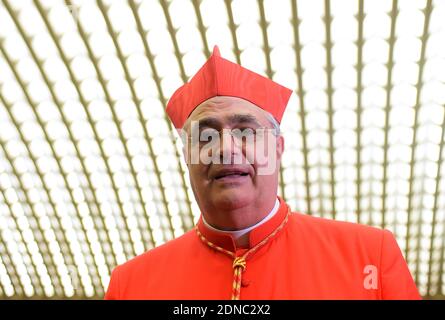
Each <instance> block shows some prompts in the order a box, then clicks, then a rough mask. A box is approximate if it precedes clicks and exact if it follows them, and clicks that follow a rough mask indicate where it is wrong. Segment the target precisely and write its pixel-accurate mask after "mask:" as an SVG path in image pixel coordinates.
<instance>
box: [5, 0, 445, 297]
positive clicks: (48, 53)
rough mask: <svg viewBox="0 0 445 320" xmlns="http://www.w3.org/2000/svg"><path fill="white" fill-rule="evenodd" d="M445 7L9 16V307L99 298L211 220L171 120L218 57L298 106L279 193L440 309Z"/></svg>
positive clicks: (233, 2) (239, 0)
mask: <svg viewBox="0 0 445 320" xmlns="http://www.w3.org/2000/svg"><path fill="white" fill-rule="evenodd" d="M444 17H445V2H444V1H440V0H434V1H433V0H415V1H402V0H399V1H397V0H384V1H383V0H348V1H346V0H296V1H295V0H294V1H288V0H280V1H276V0H225V1H223V0H202V1H199V0H194V1H193V0H192V1H188V0H174V1H164V0H159V1H158V0H140V1H133V0H129V1H124V0H120V1H119V0H113V1H111V0H107V1H105V0H104V1H101V0H98V1H91V0H83V1H80V0H79V1H61V0H51V1H49V0H44V1H43V0H40V1H39V0H35V1H31V0H28V1H24V0H20V1H13V0H0V240H1V242H0V298H19V299H20V298H43V299H45V298H59V299H60V298H62V299H63V298H102V297H103V294H104V291H105V290H106V287H107V285H108V281H109V275H110V271H111V270H112V268H114V267H115V266H116V265H117V264H120V263H123V262H125V261H126V260H128V259H130V258H132V257H134V256H135V255H137V254H140V253H142V252H144V251H146V250H148V249H150V248H153V247H154V246H158V245H160V244H162V243H164V242H165V241H167V240H170V239H172V238H174V237H177V236H179V235H181V234H183V233H184V232H185V231H186V230H189V229H190V228H191V227H192V226H193V224H194V222H195V221H196V220H197V218H198V216H199V214H200V213H199V209H198V207H197V205H196V202H195V200H194V197H193V193H192V191H191V188H190V184H189V181H188V175H187V167H186V166H185V164H184V162H183V158H182V154H181V152H182V151H181V150H182V146H181V142H180V140H179V139H178V137H177V134H176V132H175V131H174V128H173V127H172V125H171V123H170V122H169V121H168V119H167V117H166V114H165V112H164V108H165V105H166V102H167V100H168V98H169V97H170V96H171V94H172V93H173V91H174V90H175V89H176V88H177V87H179V86H180V85H181V84H183V83H184V82H186V81H187V80H188V79H189V78H190V77H191V76H192V75H193V74H194V73H195V72H196V71H197V70H198V69H199V67H200V66H201V65H202V64H203V63H204V62H205V60H206V58H207V57H208V56H209V55H210V52H211V50H212V48H213V46H214V45H215V44H218V45H219V47H220V50H221V53H222V55H223V56H224V57H226V58H227V59H229V60H231V61H233V62H237V63H240V64H241V65H243V66H245V67H247V68H250V69H252V70H254V71H256V72H258V73H260V74H263V75H265V76H268V77H270V78H272V79H274V80H275V81H277V82H279V83H281V84H283V85H286V86H288V87H290V88H292V89H294V91H295V96H294V97H293V99H292V101H291V104H290V105H289V107H288V110H287V111H286V114H285V120H284V121H283V124H282V130H283V134H284V136H285V139H286V152H285V155H284V158H283V163H282V170H281V172H280V187H279V194H280V195H281V196H283V197H284V198H285V200H286V201H287V202H288V203H289V204H290V206H291V207H292V209H294V210H296V211H301V212H304V213H307V214H311V215H315V216H322V217H326V218H332V219H338V220H344V221H352V222H359V223H364V224H369V225H374V226H378V227H382V228H387V229H389V230H391V231H392V232H393V233H394V234H395V235H396V237H397V240H398V243H399V245H400V247H401V249H402V251H403V253H404V255H405V257H406V259H407V261H408V263H409V267H410V270H411V272H412V274H413V276H414V277H415V280H416V282H417V284H418V286H419V289H420V291H421V293H422V295H424V296H425V297H430V298H443V297H444V296H445V273H444V268H445V258H444V257H445V168H444V167H445V166H444V165H443V162H444V158H445V148H444V141H445V134H444V132H445V112H444V106H445V19H444Z"/></svg>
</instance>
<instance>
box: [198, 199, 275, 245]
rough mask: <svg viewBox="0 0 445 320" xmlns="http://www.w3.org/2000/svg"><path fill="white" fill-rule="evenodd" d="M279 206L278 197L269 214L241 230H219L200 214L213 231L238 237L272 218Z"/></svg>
mask: <svg viewBox="0 0 445 320" xmlns="http://www.w3.org/2000/svg"><path fill="white" fill-rule="evenodd" d="M279 207H280V201H279V200H278V198H277V199H276V200H275V205H274V207H273V208H272V210H271V211H270V212H269V214H268V215H267V216H266V217H264V218H263V220H261V221H260V222H258V223H256V224H254V225H253V226H250V227H248V228H246V229H242V230H235V231H226V230H219V229H216V228H214V227H212V226H211V225H209V224H208V223H207V221H206V220H205V219H204V216H202V222H204V225H205V226H206V227H207V228H209V229H211V230H213V231H217V232H222V233H226V234H230V235H231V236H232V237H233V238H234V239H238V238H240V237H242V236H243V235H245V234H246V233H248V232H250V231H251V230H253V229H255V228H256V227H259V226H260V225H262V224H263V223H265V222H266V221H267V220H269V219H270V218H272V217H273V216H274V215H275V213H277V211H278V208H279Z"/></svg>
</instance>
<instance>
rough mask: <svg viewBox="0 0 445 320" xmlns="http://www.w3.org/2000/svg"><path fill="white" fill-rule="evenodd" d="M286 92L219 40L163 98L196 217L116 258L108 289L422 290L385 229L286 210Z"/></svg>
mask: <svg viewBox="0 0 445 320" xmlns="http://www.w3.org/2000/svg"><path fill="white" fill-rule="evenodd" d="M290 95H291V90H289V89H287V88H285V87H282V86H280V85H278V84H276V83H274V82H273V81H271V80H269V79H267V78H265V77H262V76H260V75H258V74H256V73H253V72H251V71H249V70H247V69H244V68H242V67H241V66H239V65H237V64H234V63H232V62H229V61H228V60H225V59H223V58H221V57H220V54H219V51H218V48H217V47H215V49H214V52H213V55H212V56H211V57H210V58H209V60H208V61H207V62H206V63H205V64H204V66H203V67H202V68H201V69H200V70H199V71H198V73H197V74H196V75H195V76H194V77H193V78H192V79H191V80H190V81H189V82H188V83H186V84H185V85H184V86H182V87H181V88H179V89H178V90H177V91H176V92H175V93H174V95H173V97H172V98H171V99H170V101H169V103H168V106H167V113H168V115H169V117H170V119H171V120H172V122H173V124H174V125H175V127H176V128H177V129H178V130H180V131H181V132H182V133H183V134H185V135H186V137H187V138H186V139H185V147H184V152H185V157H186V160H187V165H188V169H189V174H190V182H191V185H192V188H193V192H194V194H195V197H196V201H197V203H198V205H199V207H200V209H201V213H202V214H201V217H200V219H199V222H198V223H197V226H196V228H195V229H193V230H191V231H189V232H187V233H185V234H184V235H183V236H181V237H179V238H177V239H175V240H172V241H169V242H167V243H166V244H164V245H162V246H160V247H157V248H155V249H153V250H150V251H148V252H146V253H144V254H142V255H140V256H138V257H136V258H134V259H132V260H130V261H128V262H127V263H125V264H123V265H121V266H118V267H117V268H116V269H115V270H114V271H113V273H112V277H111V280H110V285H109V288H108V291H107V293H106V296H105V298H106V299H230V298H231V299H419V298H420V296H419V294H418V291H417V289H416V286H415V284H414V281H413V279H412V277H411V274H410V272H409V270H408V267H407V264H406V262H405V261H404V259H403V256H402V254H401V251H400V249H399V247H398V246H397V243H396V240H395V239H394V237H393V235H392V234H391V233H390V232H389V231H386V230H385V231H383V230H379V229H376V228H373V227H369V226H362V225H357V224H352V223H346V222H338V221H332V220H327V219H321V218H315V217H311V216H309V215H303V214H300V213H291V211H290V208H289V207H288V206H287V204H286V203H285V202H284V201H283V199H281V198H279V197H277V187H278V173H279V168H280V160H281V156H282V153H283V151H284V139H283V137H282V136H281V135H280V133H279V122H280V121H281V117H282V115H283V112H284V109H285V107H286V105H287V103H288V100H289V98H290ZM264 155H266V156H264Z"/></svg>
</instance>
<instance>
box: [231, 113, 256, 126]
mask: <svg viewBox="0 0 445 320" xmlns="http://www.w3.org/2000/svg"><path fill="white" fill-rule="evenodd" d="M228 120H229V122H230V123H231V124H255V125H256V126H258V127H261V126H262V125H261V123H260V122H259V121H258V120H257V118H255V117H254V116H252V115H250V114H234V115H231V116H229V118H228Z"/></svg>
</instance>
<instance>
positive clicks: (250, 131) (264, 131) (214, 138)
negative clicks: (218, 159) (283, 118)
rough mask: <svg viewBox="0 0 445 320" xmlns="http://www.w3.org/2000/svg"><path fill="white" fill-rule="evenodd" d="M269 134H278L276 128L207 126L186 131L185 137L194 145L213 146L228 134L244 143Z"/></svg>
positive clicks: (255, 140)
mask: <svg viewBox="0 0 445 320" xmlns="http://www.w3.org/2000/svg"><path fill="white" fill-rule="evenodd" d="M268 135H273V136H275V137H276V136H278V134H277V132H276V130H275V129H272V128H267V127H259V128H234V129H227V128H224V129H221V130H216V129H214V128H205V129H203V130H201V131H199V130H197V129H195V130H192V133H191V135H189V134H186V133H185V138H186V139H187V141H188V142H189V143H190V145H192V146H196V145H197V143H199V146H200V147H203V146H211V145H216V144H218V143H221V141H222V139H224V137H227V136H231V137H232V138H233V140H234V141H235V143H238V144H240V145H242V144H243V143H246V144H254V143H257V142H259V141H263V140H264V138H265V137H266V136H268Z"/></svg>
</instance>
